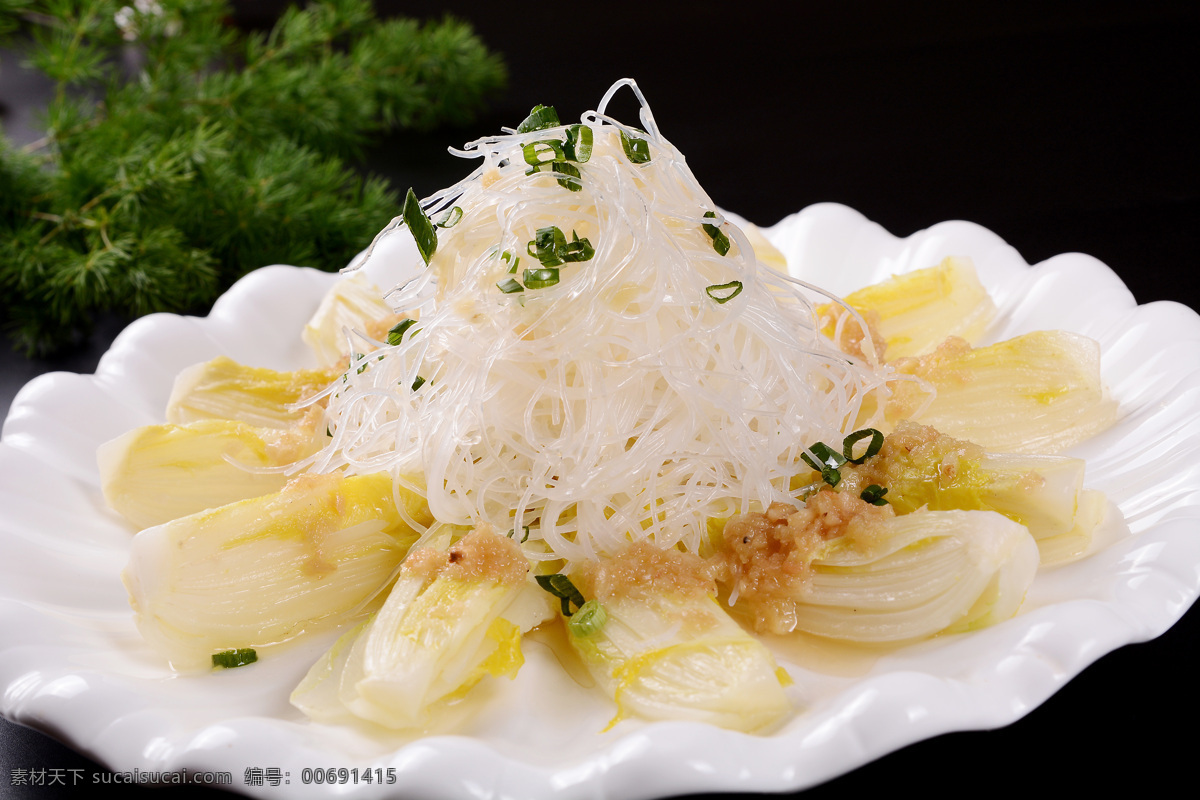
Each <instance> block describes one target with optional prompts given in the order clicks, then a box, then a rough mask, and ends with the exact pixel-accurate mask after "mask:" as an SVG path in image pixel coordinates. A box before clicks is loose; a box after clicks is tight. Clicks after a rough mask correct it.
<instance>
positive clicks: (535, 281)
mask: <svg viewBox="0 0 1200 800" xmlns="http://www.w3.org/2000/svg"><path fill="white" fill-rule="evenodd" d="M524 277H525V288H526V289H545V288H546V287H548V286H553V285H554V284H556V283H558V267H543V268H541V269H527V270H525V276H524Z"/></svg>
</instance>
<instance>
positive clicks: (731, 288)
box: [704, 281, 742, 304]
mask: <svg viewBox="0 0 1200 800" xmlns="http://www.w3.org/2000/svg"><path fill="white" fill-rule="evenodd" d="M704 291H705V292H706V293H707V294H708V296H709V297H711V298H712V299H713V300H716V301H717V303H719V304H725V303H728V302H729V301H730V300H732V299H733V298H735V297H737V296H738V295H739V294H741V293H742V282H741V281H730V282H729V283H715V284H713V285H712V286H709V287H706V288H705V290H704Z"/></svg>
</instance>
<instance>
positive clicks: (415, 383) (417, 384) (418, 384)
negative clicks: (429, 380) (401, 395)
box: [412, 375, 425, 392]
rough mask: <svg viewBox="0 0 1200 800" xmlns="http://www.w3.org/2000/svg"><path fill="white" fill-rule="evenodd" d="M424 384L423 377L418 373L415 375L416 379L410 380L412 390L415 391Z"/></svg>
mask: <svg viewBox="0 0 1200 800" xmlns="http://www.w3.org/2000/svg"><path fill="white" fill-rule="evenodd" d="M424 385H425V379H424V378H422V377H421V376H420V375H418V376H417V377H416V379H415V380H413V382H412V390H413V391H414V392H415V391H416V390H417V389H420V388H421V387H422V386H424Z"/></svg>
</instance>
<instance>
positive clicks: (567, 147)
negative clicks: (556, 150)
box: [563, 125, 592, 164]
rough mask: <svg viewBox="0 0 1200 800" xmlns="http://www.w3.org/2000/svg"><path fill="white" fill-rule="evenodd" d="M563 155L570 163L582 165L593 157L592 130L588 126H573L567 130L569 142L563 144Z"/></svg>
mask: <svg viewBox="0 0 1200 800" xmlns="http://www.w3.org/2000/svg"><path fill="white" fill-rule="evenodd" d="M563 154H564V155H565V156H566V158H567V160H568V161H578V162H579V163H580V164H583V163H584V162H586V161H587V160H588V159H589V158H591V157H592V129H591V128H590V127H588V126H587V125H572V126H571V127H569V128H567V141H565V142H564V143H563Z"/></svg>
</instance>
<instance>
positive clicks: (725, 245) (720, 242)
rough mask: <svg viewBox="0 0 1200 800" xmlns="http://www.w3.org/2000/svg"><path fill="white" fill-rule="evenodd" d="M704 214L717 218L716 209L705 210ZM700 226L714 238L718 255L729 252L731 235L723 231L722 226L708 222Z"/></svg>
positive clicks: (708, 217)
mask: <svg viewBox="0 0 1200 800" xmlns="http://www.w3.org/2000/svg"><path fill="white" fill-rule="evenodd" d="M704 216H705V218H706V219H716V218H717V213H716V212H715V211H705V212H704ZM700 227H701V228H703V229H704V232H705V233H707V234H708V238H710V239H712V243H713V250H716V251H717V254H718V255H722V256H723V255H725V254H726V253H728V252H729V237H728V236H726V235H725V234H724V233H721V229H720V228H718V227H717V226H716V225H712V224H710V223H707V222H706V223H704V224H703V225H701V226H700Z"/></svg>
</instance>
